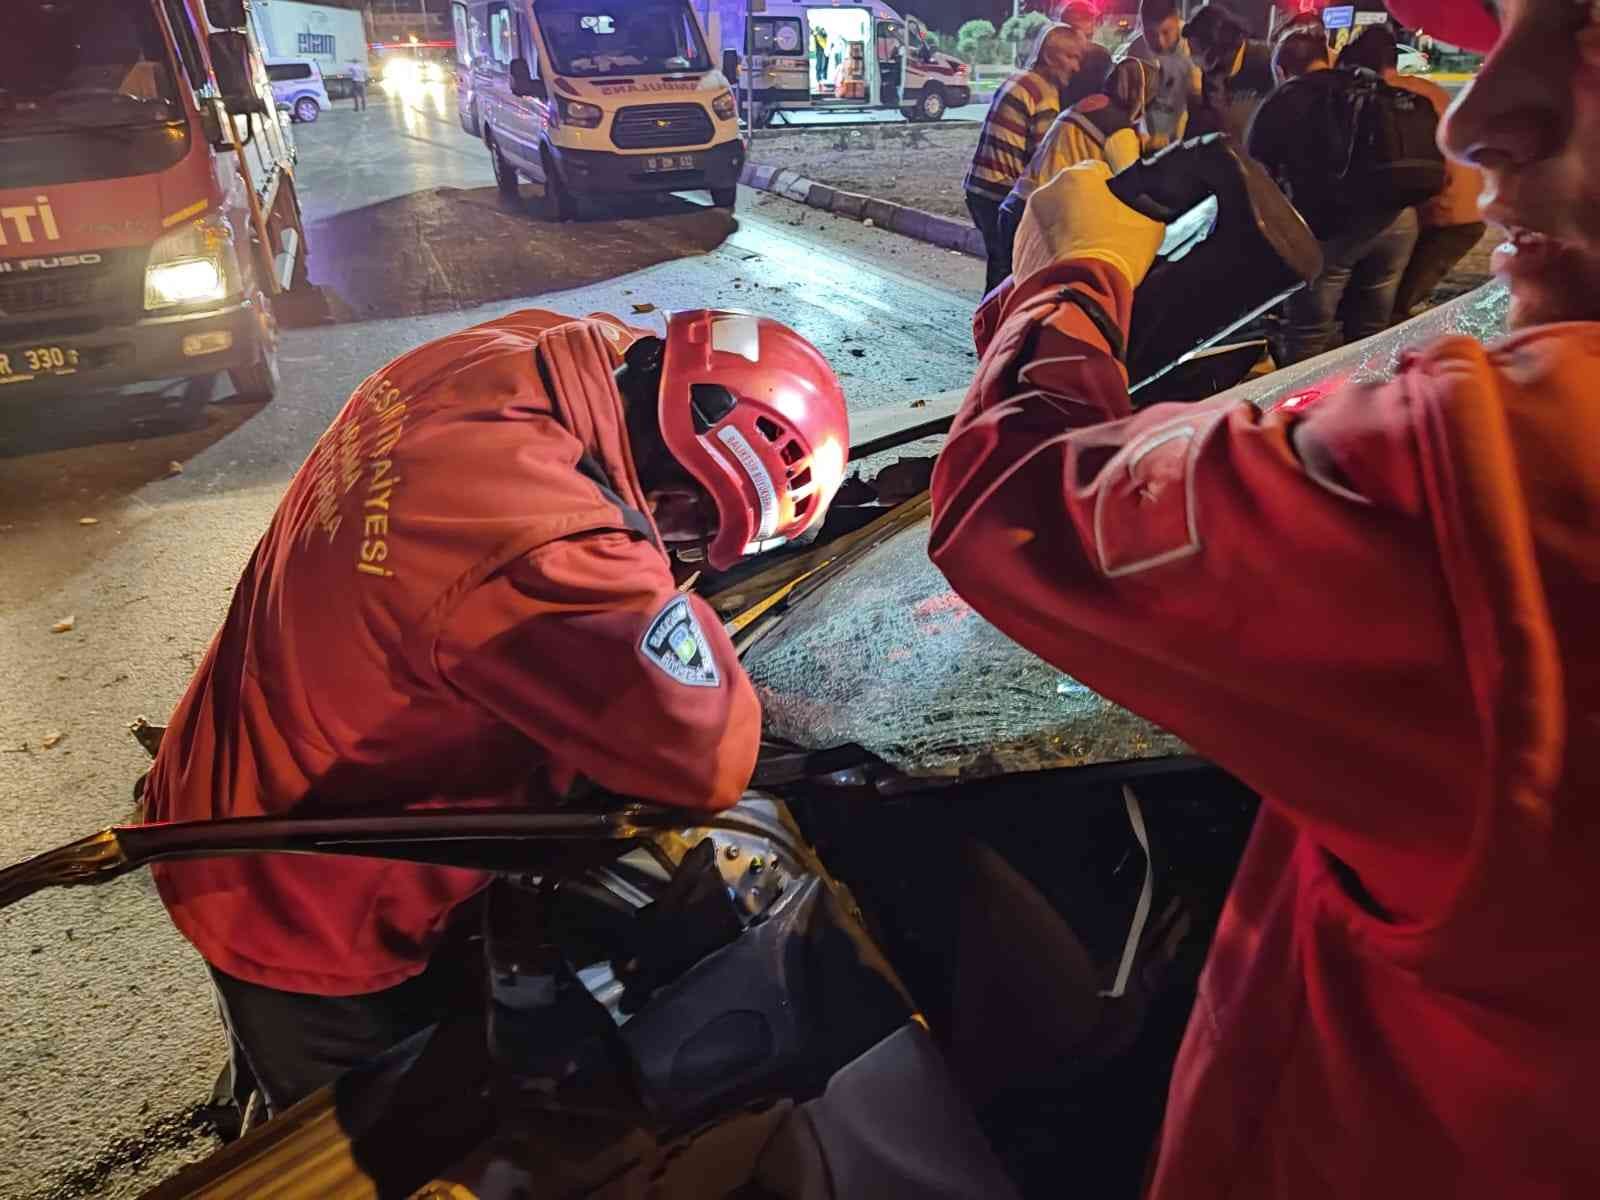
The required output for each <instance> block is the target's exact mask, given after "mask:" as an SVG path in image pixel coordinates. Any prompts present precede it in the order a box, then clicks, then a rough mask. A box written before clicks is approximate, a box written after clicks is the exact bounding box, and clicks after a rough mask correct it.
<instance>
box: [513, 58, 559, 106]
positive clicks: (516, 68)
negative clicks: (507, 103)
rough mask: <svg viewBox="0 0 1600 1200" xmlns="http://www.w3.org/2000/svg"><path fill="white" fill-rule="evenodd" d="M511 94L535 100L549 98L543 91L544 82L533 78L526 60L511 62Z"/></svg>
mask: <svg viewBox="0 0 1600 1200" xmlns="http://www.w3.org/2000/svg"><path fill="white" fill-rule="evenodd" d="M511 94H512V95H513V96H532V97H533V98H534V99H535V100H548V99H549V98H550V94H549V93H548V92H547V91H545V86H544V80H542V79H535V78H534V77H533V71H532V70H531V69H529V67H528V60H527V59H525V58H513V59H512V60H511Z"/></svg>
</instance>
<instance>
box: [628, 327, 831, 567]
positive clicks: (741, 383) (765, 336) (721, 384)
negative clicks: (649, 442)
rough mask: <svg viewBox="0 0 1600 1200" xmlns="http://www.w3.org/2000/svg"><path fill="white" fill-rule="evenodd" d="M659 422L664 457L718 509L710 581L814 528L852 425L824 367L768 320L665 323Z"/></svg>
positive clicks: (807, 347)
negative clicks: (716, 574)
mask: <svg viewBox="0 0 1600 1200" xmlns="http://www.w3.org/2000/svg"><path fill="white" fill-rule="evenodd" d="M660 417H661V436H662V440H664V441H665V442H666V444H667V449H668V450H670V451H671V452H672V456H673V457H674V458H675V459H677V460H678V462H679V463H681V464H682V465H683V466H684V468H685V469H686V470H688V472H689V474H690V475H692V476H693V477H694V479H695V481H696V482H697V483H699V485H700V486H701V487H702V488H704V489H705V490H706V491H707V492H709V493H710V495H711V498H712V499H713V500H714V501H715V502H716V506H717V531H716V533H715V535H714V536H713V537H712V539H711V542H710V544H709V545H707V547H706V559H707V561H708V562H709V563H710V564H711V566H712V567H713V568H715V569H716V570H719V571H722V570H726V569H727V568H728V567H731V566H732V565H733V564H734V563H736V562H738V561H739V559H740V558H741V557H742V556H744V555H746V554H755V553H758V552H759V551H762V550H770V549H772V548H773V547H775V546H778V545H781V544H782V543H783V542H785V541H790V540H793V539H794V538H797V537H800V536H801V535H803V534H805V533H808V532H810V531H811V530H812V529H815V528H816V527H817V526H818V525H820V524H821V523H822V518H823V516H824V514H825V513H826V512H827V509H828V505H829V503H830V502H831V501H832V500H833V494H834V492H836V491H838V490H839V484H840V483H841V482H842V481H843V479H844V464H845V460H846V459H847V458H848V457H849V454H850V423H849V419H848V417H847V416H846V415H845V404H844V392H843V391H841V390H840V388H839V381H838V379H837V378H835V376H834V374H833V368H832V367H830V366H829V365H828V360H827V359H825V358H823V357H822V355H821V353H820V352H819V351H818V350H817V348H816V347H815V346H813V345H812V344H811V343H810V342H808V341H806V339H805V338H803V337H801V336H800V335H799V334H797V333H796V332H795V331H794V330H792V329H790V328H789V327H788V326H787V325H781V324H779V323H778V322H777V321H771V320H768V319H767V318H766V317H754V316H751V315H749V314H748V313H738V312H723V311H718V310H714V309H696V310H694V311H691V312H679V313H673V314H672V316H671V318H670V319H669V320H668V322H667V337H666V348H665V351H664V352H663V355H662V361H661V389H660Z"/></svg>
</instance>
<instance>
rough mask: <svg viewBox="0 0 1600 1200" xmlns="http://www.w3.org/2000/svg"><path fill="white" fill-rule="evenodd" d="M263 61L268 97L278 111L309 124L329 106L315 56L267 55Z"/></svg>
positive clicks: (331, 105) (326, 89)
mask: <svg viewBox="0 0 1600 1200" xmlns="http://www.w3.org/2000/svg"><path fill="white" fill-rule="evenodd" d="M264 61H265V63H266V67H267V78H268V79H269V80H271V82H272V98H273V99H274V100H275V101H277V104H278V109H279V110H280V111H281V112H286V113H288V114H289V116H290V117H291V118H293V119H294V120H296V121H304V122H305V123H306V124H308V125H309V124H310V123H311V122H312V121H315V120H316V119H317V118H318V117H320V116H321V115H322V114H323V113H325V112H327V111H328V110H329V109H330V108H332V107H333V101H332V100H331V99H330V98H329V97H328V87H327V84H325V83H324V82H323V81H322V67H321V66H320V65H319V64H318V62H317V60H316V59H314V58H268V59H265V60H264Z"/></svg>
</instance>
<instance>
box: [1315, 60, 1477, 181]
mask: <svg viewBox="0 0 1600 1200" xmlns="http://www.w3.org/2000/svg"><path fill="white" fill-rule="evenodd" d="M1328 74H1331V75H1333V76H1335V77H1336V78H1337V82H1334V81H1328V82H1333V83H1334V86H1333V87H1332V88H1331V89H1330V92H1329V97H1330V103H1329V104H1328V105H1327V106H1326V107H1325V108H1324V109H1323V111H1322V112H1321V113H1320V114H1318V116H1320V117H1321V118H1322V120H1321V121H1320V122H1319V121H1315V120H1314V121H1313V127H1312V128H1310V129H1308V130H1307V131H1306V133H1307V138H1308V140H1310V144H1312V145H1315V146H1318V147H1320V148H1321V149H1322V150H1323V152H1325V153H1326V155H1327V160H1326V161H1327V167H1328V171H1327V177H1326V186H1327V187H1328V188H1329V189H1330V191H1329V193H1328V194H1327V197H1326V201H1325V203H1326V205H1327V206H1328V207H1329V208H1333V209H1340V208H1342V209H1344V210H1345V211H1346V212H1351V213H1391V212H1394V213H1397V212H1399V211H1401V210H1402V209H1406V208H1411V207H1412V206H1414V205H1417V204H1421V203H1423V202H1424V201H1427V200H1431V199H1432V198H1433V197H1435V196H1437V195H1438V194H1439V193H1440V192H1441V191H1443V190H1444V184H1445V164H1444V155H1443V154H1442V153H1441V152H1440V150H1439V144H1438V141H1437V140H1436V135H1437V133H1438V126H1439V115H1438V113H1437V112H1435V111H1434V107H1433V105H1432V104H1431V103H1429V102H1428V100H1427V98H1426V97H1424V96H1419V95H1417V94H1416V93H1415V92H1408V91H1406V90H1404V89H1403V88H1397V87H1391V86H1390V85H1389V84H1387V83H1385V82H1384V81H1383V80H1382V79H1380V78H1379V77H1378V76H1377V75H1376V74H1374V73H1373V72H1372V71H1368V70H1366V69H1364V68H1357V69H1354V70H1351V69H1336V70H1334V71H1332V72H1329V73H1328ZM1317 124H1320V125H1321V126H1322V127H1321V128H1317V127H1315V126H1316V125H1317ZM1313 139H1314V140H1313ZM1319 173H1320V172H1319Z"/></svg>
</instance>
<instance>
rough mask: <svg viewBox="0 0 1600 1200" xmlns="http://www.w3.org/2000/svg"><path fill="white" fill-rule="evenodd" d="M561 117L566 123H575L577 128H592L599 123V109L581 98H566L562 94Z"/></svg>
mask: <svg viewBox="0 0 1600 1200" xmlns="http://www.w3.org/2000/svg"><path fill="white" fill-rule="evenodd" d="M559 103H560V105H561V119H562V120H563V121H565V122H566V123H567V124H568V125H575V126H577V127H578V128H579V129H594V128H595V127H597V126H598V125H599V124H600V116H601V114H600V110H599V108H597V107H596V106H595V105H593V104H585V103H584V102H583V101H582V100H568V99H567V98H566V97H565V96H562V97H561V99H560V101H559Z"/></svg>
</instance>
